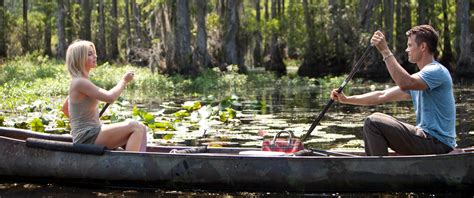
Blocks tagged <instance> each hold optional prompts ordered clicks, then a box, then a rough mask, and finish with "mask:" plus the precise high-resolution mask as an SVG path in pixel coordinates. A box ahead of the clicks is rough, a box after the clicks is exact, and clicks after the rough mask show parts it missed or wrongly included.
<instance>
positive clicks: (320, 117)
mask: <svg viewBox="0 0 474 198" xmlns="http://www.w3.org/2000/svg"><path fill="white" fill-rule="evenodd" d="M372 48H373V46H372V45H369V46H367V48H365V51H364V53H363V54H362V56H361V57H360V58H359V60H358V61H357V62H356V64H355V65H354V67H353V68H352V70H351V72H350V73H349V75H347V77H346V79H345V80H344V82H342V84H341V86H339V89H337V93H341V92H342V90H343V89H344V87H346V85H347V83H349V81H350V80H351V79H352V77H354V75H355V74H356V73H357V71H358V70H359V68H360V67H361V65H362V63H363V62H364V61H365V59H366V58H367V57H368V55H369V54H370V51H371V49H372ZM333 103H334V100H333V99H329V102H328V103H327V104H326V106H325V107H324V109H323V111H322V112H321V113H320V114H319V115H318V117H317V118H316V119H315V120H314V122H313V124H311V127H309V130H308V132H306V135H305V136H304V137H303V139H302V141H303V142H304V141H305V140H306V139H307V138H308V137H309V135H310V134H311V132H313V130H314V128H316V126H317V125H318V124H319V122H320V121H321V119H323V117H324V114H325V113H326V112H327V111H328V110H329V108H330V107H331V105H332V104H333Z"/></svg>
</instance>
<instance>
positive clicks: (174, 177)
mask: <svg viewBox="0 0 474 198" xmlns="http://www.w3.org/2000/svg"><path fill="white" fill-rule="evenodd" d="M81 146H85V147H84V148H82V147H81ZM87 146H90V147H87ZM190 148H191V147H169V146H148V147H147V152H127V151H123V150H106V149H104V148H103V147H100V146H95V145H74V144H72V143H71V142H70V137H69V136H60V135H49V134H42V133H36V132H33V131H29V130H22V129H14V128H4V127H0V178H15V179H19V178H21V179H24V180H26V181H41V180H44V181H47V182H61V183H64V182H66V183H72V184H87V185H90V186H104V187H127V188H153V189H179V190H183V189H199V190H219V191H273V192H275V191H280V192H281V191H285V192H347V191H350V192H361V191H364V192H367V191H378V192H381V191H384V192H387V191H404V192H406V191H451V190H456V191H457V190H463V191H472V189H474V152H472V149H471V150H464V151H462V150H461V151H459V152H456V153H450V154H441V155H417V156H384V157H373V156H362V155H360V156H354V155H353V154H356V153H351V154H347V155H344V154H342V153H341V155H332V156H294V155H284V154H282V155H279V154H271V155H270V154H269V155H262V154H261V153H262V152H261V151H260V149H259V148H208V149H206V152H205V153H183V152H181V153H180V152H175V153H170V151H171V150H173V149H175V151H176V150H178V151H183V149H190ZM329 153H331V152H329ZM336 154H337V153H336Z"/></svg>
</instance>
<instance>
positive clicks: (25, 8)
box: [21, 0, 30, 54]
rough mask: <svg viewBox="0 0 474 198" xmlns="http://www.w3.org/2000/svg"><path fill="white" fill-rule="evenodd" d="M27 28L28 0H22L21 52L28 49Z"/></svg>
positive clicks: (24, 52) (25, 51) (26, 51)
mask: <svg viewBox="0 0 474 198" xmlns="http://www.w3.org/2000/svg"><path fill="white" fill-rule="evenodd" d="M28 29H29V28H28V0H23V39H22V42H21V47H22V49H23V54H26V53H28V52H29V51H30V44H29V40H30V38H29V37H30V35H29V31H28Z"/></svg>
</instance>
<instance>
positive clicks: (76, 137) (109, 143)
mask: <svg viewBox="0 0 474 198" xmlns="http://www.w3.org/2000/svg"><path fill="white" fill-rule="evenodd" d="M96 60H97V54H96V51H95V46H94V44H93V43H92V42H90V41H76V42H74V43H72V44H71V45H69V47H68V49H67V52H66V66H67V68H68V70H69V73H70V75H71V83H70V85H69V96H68V97H67V98H66V101H65V102H64V105H63V109H62V110H63V112H64V114H65V115H66V116H68V117H69V120H70V124H71V135H72V138H73V142H74V143H81V144H97V145H103V146H106V147H107V148H109V149H114V148H117V147H119V146H122V145H126V148H125V150H127V151H146V127H145V125H143V124H141V123H139V122H137V121H125V122H121V123H114V124H109V125H105V124H102V123H101V122H100V120H99V112H98V106H97V105H98V104H99V101H104V102H107V103H112V102H113V101H115V100H116V99H117V98H118V97H119V95H120V94H121V93H122V91H123V90H124V88H125V86H126V85H127V84H128V83H129V82H130V81H132V80H133V76H134V73H133V72H132V71H129V72H126V73H125V75H124V76H123V77H122V80H120V82H119V83H118V84H117V85H115V87H114V88H112V89H110V90H105V89H102V88H100V87H97V86H96V85H94V84H93V83H92V82H91V81H90V80H89V72H90V71H91V70H92V68H94V67H95V66H96Z"/></svg>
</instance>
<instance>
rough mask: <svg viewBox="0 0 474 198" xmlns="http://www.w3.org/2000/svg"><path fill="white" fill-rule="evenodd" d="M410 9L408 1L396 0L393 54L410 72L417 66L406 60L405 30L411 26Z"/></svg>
mask: <svg viewBox="0 0 474 198" xmlns="http://www.w3.org/2000/svg"><path fill="white" fill-rule="evenodd" d="M410 13H411V11H410V1H399V2H397V13H396V16H397V23H396V24H397V25H396V39H394V40H395V44H394V45H395V48H394V49H395V56H396V57H397V60H398V61H399V63H400V65H402V67H403V68H404V69H405V70H406V71H407V72H408V73H410V74H412V73H414V72H415V71H416V68H417V66H416V65H415V64H413V63H410V62H409V61H408V55H407V53H406V52H405V49H406V46H407V45H406V41H407V37H406V31H408V30H409V29H410V28H411V14H410Z"/></svg>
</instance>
